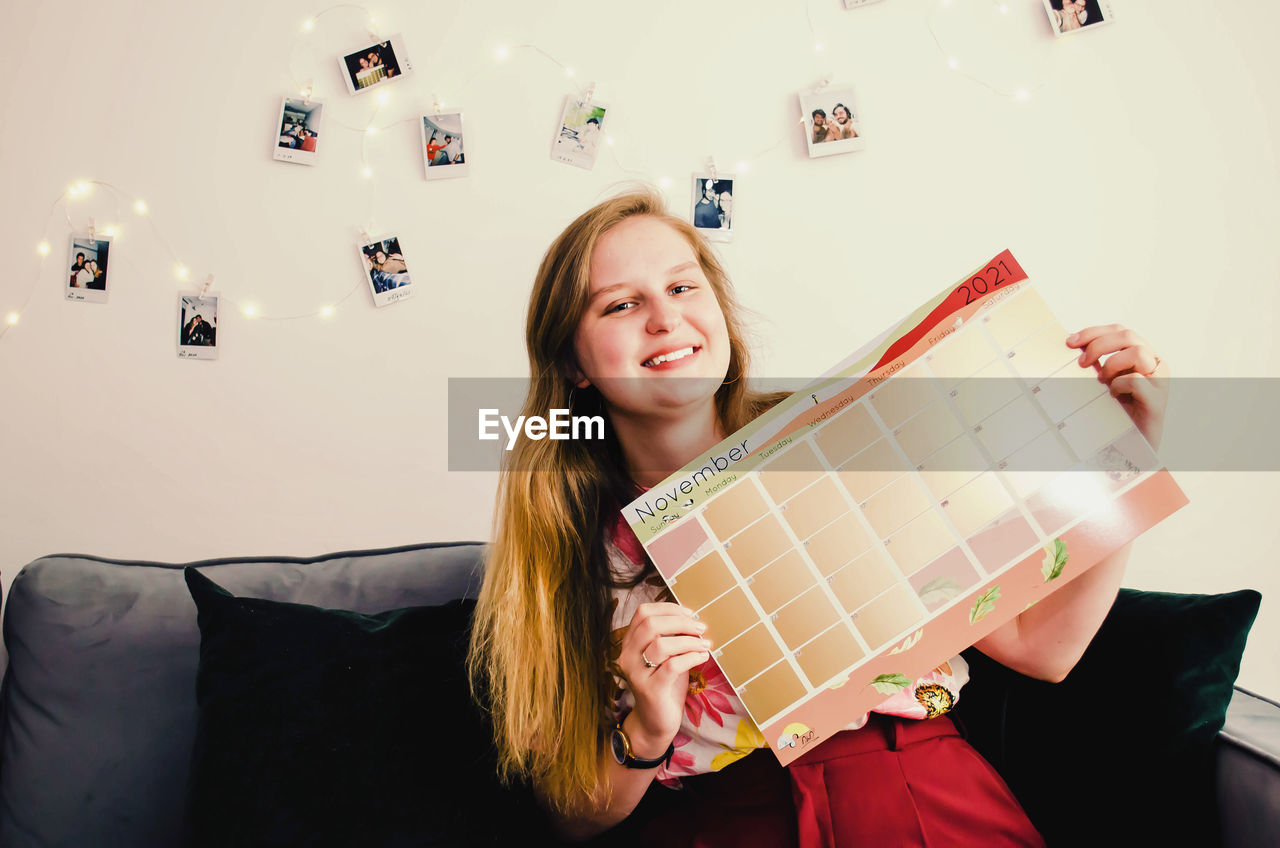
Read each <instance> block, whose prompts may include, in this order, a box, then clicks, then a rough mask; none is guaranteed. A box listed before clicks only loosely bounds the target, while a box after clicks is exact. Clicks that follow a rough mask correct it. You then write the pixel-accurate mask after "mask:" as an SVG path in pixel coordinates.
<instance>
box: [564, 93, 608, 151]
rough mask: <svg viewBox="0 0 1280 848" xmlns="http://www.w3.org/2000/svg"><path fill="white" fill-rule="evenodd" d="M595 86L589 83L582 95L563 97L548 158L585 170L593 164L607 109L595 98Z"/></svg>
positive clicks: (598, 147)
mask: <svg viewBox="0 0 1280 848" xmlns="http://www.w3.org/2000/svg"><path fill="white" fill-rule="evenodd" d="M595 90H596V87H595V85H594V84H592V85H590V86H588V87H587V90H586V93H585V94H584V95H583V96H582V97H574V96H572V95H569V96H567V97H565V100H564V108H563V109H562V110H561V112H560V128H559V129H558V130H557V131H556V137H555V140H554V141H552V142H551V158H552V159H554V160H555V161H557V162H564V163H565V164H566V165H575V166H577V167H579V168H585V169H586V170H588V171H590V170H591V169H592V168H594V167H595V164H596V156H597V155H598V153H599V152H600V143H601V139H602V135H601V133H602V131H603V130H604V116H605V112H606V111H608V104H607V103H604V102H602V101H600V100H597V99H596V97H595Z"/></svg>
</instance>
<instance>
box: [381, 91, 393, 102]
mask: <svg viewBox="0 0 1280 848" xmlns="http://www.w3.org/2000/svg"><path fill="white" fill-rule="evenodd" d="M390 99H391V95H390V94H388V93H387V92H385V91H379V92H378V102H379V103H383V104H385V103H386V102H387V101H388V100H390Z"/></svg>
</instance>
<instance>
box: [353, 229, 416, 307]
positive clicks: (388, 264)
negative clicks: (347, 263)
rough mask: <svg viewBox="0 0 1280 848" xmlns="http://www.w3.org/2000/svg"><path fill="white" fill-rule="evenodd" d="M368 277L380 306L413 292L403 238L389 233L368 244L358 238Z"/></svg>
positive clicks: (401, 298)
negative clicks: (401, 240)
mask: <svg viewBox="0 0 1280 848" xmlns="http://www.w3.org/2000/svg"><path fill="white" fill-rule="evenodd" d="M357 245H358V247H359V249H360V262H361V264H362V265H363V266H364V276H365V279H366V280H368V281H369V290H370V291H371V292H372V293H373V302H374V304H375V305H377V306H386V305H388V304H391V303H395V302H396V301H399V300H404V299H405V298H407V297H410V296H412V295H413V286H412V283H413V281H412V280H410V279H409V265H408V263H406V262H405V260H404V251H402V250H401V249H400V239H399V238H397V237H394V236H392V237H389V238H383V239H378V240H377V241H371V242H369V243H367V244H361V243H359V242H357Z"/></svg>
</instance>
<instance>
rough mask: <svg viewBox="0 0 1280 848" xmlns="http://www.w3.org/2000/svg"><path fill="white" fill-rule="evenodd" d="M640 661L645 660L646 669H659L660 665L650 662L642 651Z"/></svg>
mask: <svg viewBox="0 0 1280 848" xmlns="http://www.w3.org/2000/svg"><path fill="white" fill-rule="evenodd" d="M640 659H642V660H644V667H645V668H657V666H658V664H657V663H655V662H651V661H650V660H649V658H648V657H647V656H645V653H644V651H641V652H640Z"/></svg>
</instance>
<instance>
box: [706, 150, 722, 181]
mask: <svg viewBox="0 0 1280 848" xmlns="http://www.w3.org/2000/svg"><path fill="white" fill-rule="evenodd" d="M707 170H708V171H710V172H711V182H713V183H715V182H719V181H720V174H719V172H718V171H716V157H714V156H708V157H707Z"/></svg>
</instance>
